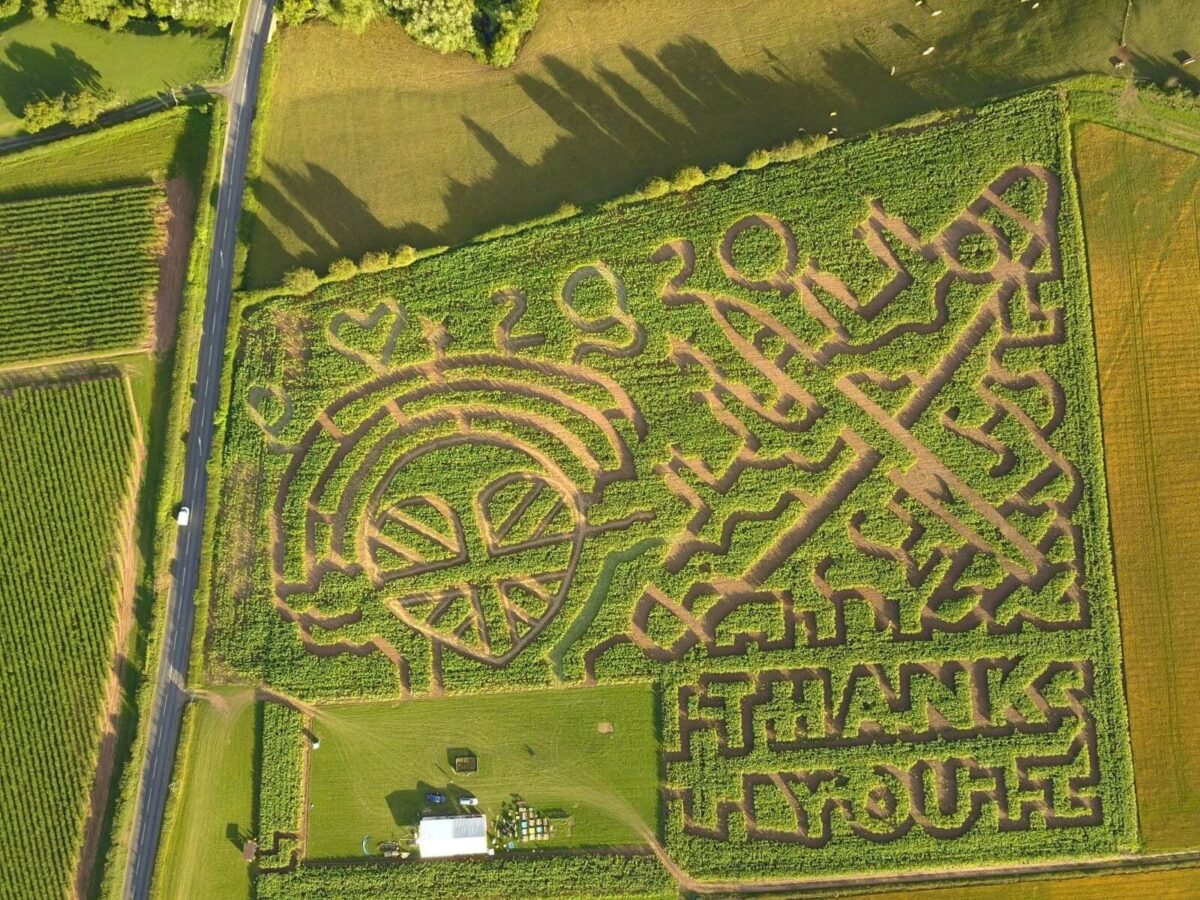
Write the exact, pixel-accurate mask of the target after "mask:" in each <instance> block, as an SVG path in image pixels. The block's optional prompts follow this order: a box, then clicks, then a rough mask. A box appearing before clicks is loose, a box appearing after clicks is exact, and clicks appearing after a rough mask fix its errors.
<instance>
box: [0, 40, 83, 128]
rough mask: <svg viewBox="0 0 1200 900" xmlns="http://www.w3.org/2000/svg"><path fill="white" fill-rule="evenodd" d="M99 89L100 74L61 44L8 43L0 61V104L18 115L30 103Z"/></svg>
mask: <svg viewBox="0 0 1200 900" xmlns="http://www.w3.org/2000/svg"><path fill="white" fill-rule="evenodd" d="M99 87H100V72H99V71H98V70H97V69H96V68H95V67H94V66H93V65H92V64H91V63H89V62H87V61H86V60H84V59H83V58H81V57H80V56H79V54H77V53H76V52H75V51H74V50H71V49H70V48H69V47H64V46H63V45H62V44H51V45H50V49H49V50H46V49H43V48H42V47H34V46H32V45H31V44H20V43H15V44H11V45H10V46H9V47H8V49H7V50H6V51H5V52H4V56H3V60H0V102H2V103H3V104H4V106H5V108H6V109H7V110H8V111H9V112H10V113H11V114H12V115H14V116H20V115H21V113H22V111H23V110H24V109H25V105H26V104H27V103H29V101H31V100H34V99H36V98H38V97H41V96H43V95H44V96H47V97H54V96H58V95H60V94H66V93H76V92H78V91H81V90H84V89H88V90H95V89H98V88H99Z"/></svg>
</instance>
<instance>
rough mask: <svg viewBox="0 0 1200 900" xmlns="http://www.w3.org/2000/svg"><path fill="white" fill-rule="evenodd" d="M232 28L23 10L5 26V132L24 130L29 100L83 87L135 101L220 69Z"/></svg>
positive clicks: (0, 35) (0, 125)
mask: <svg viewBox="0 0 1200 900" xmlns="http://www.w3.org/2000/svg"><path fill="white" fill-rule="evenodd" d="M227 36H228V33H227V31H225V30H218V29H213V30H212V31H208V32H191V31H176V32H171V33H166V34H160V33H158V32H157V31H156V30H143V31H137V32H135V31H130V30H125V31H116V32H113V31H108V30H107V29H105V28H101V27H99V26H96V25H78V24H75V23H72V22H65V21H62V20H61V19H54V18H50V19H32V18H28V17H21V18H19V19H16V20H14V22H13V24H8V25H6V26H5V27H3V28H2V29H0V137H4V136H8V135H11V134H16V133H17V132H18V131H19V130H20V119H21V112H22V110H23V109H24V108H25V104H26V103H28V102H29V101H30V100H33V99H35V98H36V97H38V96H39V95H42V94H45V95H47V96H55V95H58V94H62V93H64V92H67V91H75V90H78V89H80V88H82V87H97V88H104V89H106V90H110V91H112V92H113V93H115V94H116V95H117V96H118V97H119V98H120V99H121V100H122V101H124V102H133V101H136V100H140V99H142V98H144V97H149V96H151V95H153V94H157V93H159V92H160V91H163V90H166V89H167V88H170V87H180V86H182V85H185V84H191V83H193V82H205V81H209V80H212V79H215V78H219V77H220V69H221V64H222V60H223V57H224V53H225V41H226V38H227Z"/></svg>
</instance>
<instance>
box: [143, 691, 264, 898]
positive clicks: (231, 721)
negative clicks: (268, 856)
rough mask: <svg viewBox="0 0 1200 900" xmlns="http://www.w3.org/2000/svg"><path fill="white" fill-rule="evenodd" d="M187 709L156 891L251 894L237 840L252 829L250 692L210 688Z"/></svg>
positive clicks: (170, 895) (213, 895)
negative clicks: (207, 694) (210, 691)
mask: <svg viewBox="0 0 1200 900" xmlns="http://www.w3.org/2000/svg"><path fill="white" fill-rule="evenodd" d="M191 714H192V715H193V716H194V717H195V718H194V719H193V721H192V723H191V730H190V732H185V738H186V739H187V743H186V744H184V745H181V750H180V755H181V765H180V769H181V771H180V773H179V774H178V775H177V776H176V777H177V779H178V783H177V785H176V794H175V796H177V797H179V798H181V799H180V800H179V801H178V803H177V805H176V806H175V808H174V809H173V812H172V815H173V818H172V819H171V820H169V821H168V823H167V828H166V829H164V832H163V844H162V848H161V850H160V852H159V857H158V863H157V865H156V867H155V891H154V895H155V896H156V897H161V898H164V900H166V898H169V900H174V898H183V897H187V898H195V900H205V898H212V900H237V898H239V897H240V898H249V897H250V896H251V887H250V868H249V866H248V865H247V864H246V862H245V861H244V860H243V859H242V852H241V846H240V841H241V838H242V836H245V835H250V834H252V833H253V830H254V822H253V816H254V747H255V733H254V729H255V722H256V716H255V704H254V692H253V691H252V690H246V689H243V690H231V691H217V692H214V693H213V694H211V695H210V698H209V699H207V700H205V701H202V702H199V703H197V704H196V705H195V707H194V708H193V711H192V713H191Z"/></svg>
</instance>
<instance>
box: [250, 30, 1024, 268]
mask: <svg viewBox="0 0 1200 900" xmlns="http://www.w3.org/2000/svg"><path fill="white" fill-rule="evenodd" d="M970 21H971V22H973V21H974V20H970ZM980 27H981V28H982V26H980ZM998 34H999V32H998V29H997V27H996V26H995V24H994V23H993V24H992V25H990V26H989V28H988V30H987V34H984V35H981V36H980V38H979V41H978V42H976V43H971V41H969V40H967V39H966V38H964V37H963V36H962V35H961V34H959V35H957V36H956V37H955V38H954V41H952V42H951V41H950V40H949V39H947V42H948V43H953V45H954V46H952V47H948V48H947V49H946V50H945V52H943V51H942V50H941V49H939V55H938V56H936V57H932V58H931V61H930V62H928V63H922V64H920V65H917V64H915V63H913V62H912V60H913V59H914V58H916V59H919V58H920V54H919V51H916V50H915V49H914V46H913V44H912V41H913V40H914V39H915V37H907V36H897V35H896V34H895V33H893V32H892V31H889V30H888V29H887V28H886V27H880V28H877V29H873V30H869V31H868V30H864V32H863V38H862V39H860V38H855V39H853V40H851V41H849V42H847V43H845V44H842V45H834V46H830V47H827V48H816V50H815V60H816V62H815V64H814V62H813V60H812V57H810V58H809V60H808V61H807V62H795V63H789V62H788V61H786V60H783V59H781V58H780V57H778V56H777V55H775V54H774V53H773V52H772V51H771V50H769V49H768V48H765V47H763V48H761V49H760V50H759V51H758V52H759V53H760V54H761V57H760V58H758V59H757V60H752V61H747V62H745V63H740V65H742V66H745V68H735V66H734V65H732V64H731V63H730V62H729V61H727V60H726V58H725V57H723V56H722V54H721V52H720V51H719V50H718V49H717V48H716V47H714V46H713V45H712V44H709V43H707V42H706V41H703V40H700V39H697V38H694V37H684V38H681V39H679V40H675V41H672V42H669V43H667V44H664V45H663V46H661V47H660V48H659V49H658V50H656V51H654V52H653V53H650V52H647V51H646V50H643V49H641V48H639V47H635V46H632V45H624V46H622V47H621V48H620V59H619V60H613V61H611V62H607V63H605V64H603V65H599V66H596V67H594V68H588V69H587V70H584V69H581V68H578V67H575V66H573V65H571V64H570V63H568V62H567V61H565V60H564V59H562V58H559V57H556V56H553V55H545V56H542V57H540V58H537V59H536V61H534V62H531V64H529V65H527V66H525V67H524V68H521V67H518V68H517V70H515V71H514V72H513V73H512V74H511V76H507V77H511V78H513V79H514V80H515V83H516V85H517V87H518V88H519V89H520V92H521V93H522V94H523V95H524V97H525V98H526V99H527V100H528V101H529V104H531V105H529V106H528V109H527V111H526V110H523V111H522V113H521V115H522V116H523V117H524V118H522V119H521V121H522V122H523V123H526V127H525V129H524V130H515V129H519V126H514V123H513V121H506V122H505V124H503V125H501V126H499V127H498V128H497V129H495V130H493V129H491V128H489V126H488V125H487V124H486V123H485V122H483V121H481V120H480V118H479V117H472V116H468V115H463V116H461V123H462V127H463V128H464V129H465V130H466V132H467V133H468V134H469V135H470V137H471V138H473V140H474V141H475V143H476V144H477V145H478V147H479V148H481V149H482V150H483V151H485V153H486V155H487V157H488V159H489V162H490V165H487V166H481V167H479V168H482V169H485V170H486V174H484V175H482V176H481V177H478V178H470V179H467V178H464V177H462V176H461V175H459V176H458V177H454V176H453V174H451V173H453V172H454V171H455V169H454V167H453V162H452V163H451V165H449V166H447V169H446V174H443V172H441V171H433V172H430V173H428V177H431V178H433V179H435V181H441V180H443V179H444V181H445V183H446V185H447V186H446V188H445V189H444V191H443V192H442V202H443V205H444V207H445V212H444V216H438V220H437V221H420V220H416V221H407V222H382V221H380V220H379V219H378V218H376V217H375V216H374V215H373V214H372V213H371V212H370V211H369V209H368V208H367V206H366V204H365V203H364V202H363V201H362V199H360V198H359V197H357V196H356V195H355V194H354V193H353V191H351V190H350V189H349V188H347V187H346V185H345V184H344V183H343V182H341V181H340V180H339V179H338V177H337V176H336V175H335V174H334V173H333V172H330V171H328V170H327V169H324V168H321V167H320V166H316V165H312V164H309V165H308V166H307V168H306V169H305V170H304V171H290V170H283V169H280V168H278V167H274V166H268V171H267V173H266V174H265V177H264V178H262V179H260V181H259V183H258V185H257V187H256V188H255V190H256V192H257V194H258V198H259V201H260V203H261V204H262V210H263V213H264V214H265V215H267V216H268V217H269V218H273V219H274V220H275V222H277V223H279V225H281V226H283V228H284V229H291V231H292V233H293V234H294V236H295V237H296V238H298V240H299V242H300V243H301V244H302V245H303V246H304V247H305V248H306V249H304V250H303V251H302V252H300V253H298V254H294V255H292V256H291V257H289V255H288V253H287V252H286V251H285V250H284V248H283V246H282V245H281V244H280V243H279V242H278V240H277V239H276V238H274V237H273V236H272V235H271V234H270V232H271V229H272V228H273V227H275V226H273V225H272V224H270V223H268V222H266V221H260V222H259V223H258V227H256V228H255V229H254V239H253V244H254V252H253V253H252V254H251V270H252V271H251V274H250V280H251V281H252V282H253V283H255V284H264V283H270V282H271V281H273V280H277V279H278V277H279V276H281V275H282V274H283V272H284V271H285V270H286V269H287V268H289V267H290V266H294V265H309V266H313V267H314V268H317V269H322V268H323V267H324V266H325V265H327V264H328V263H329V262H330V261H331V260H332V259H333V258H336V257H338V256H350V257H352V258H357V257H358V256H360V255H361V254H362V253H363V252H365V251H367V250H384V249H394V248H395V247H396V246H397V245H398V244H401V243H405V244H411V245H413V246H414V247H418V248H421V247H429V246H435V245H442V244H447V245H456V244H461V243H463V242H465V241H468V240H470V239H471V238H474V237H476V236H478V235H479V234H481V233H484V232H486V231H489V230H491V229H493V228H496V227H498V226H501V225H510V224H516V223H520V222H523V221H527V220H529V219H532V218H536V217H539V216H544V215H547V214H549V213H552V212H553V211H554V210H556V209H557V208H558V207H560V206H561V205H563V204H564V203H570V204H575V205H579V206H586V205H589V204H592V203H595V202H597V201H600V200H604V199H607V198H610V197H614V196H618V195H620V194H624V193H628V192H630V191H633V190H636V189H638V188H640V187H641V186H642V185H644V184H645V183H646V181H648V180H649V179H650V178H653V177H665V178H669V177H670V176H672V175H674V174H675V173H676V172H678V171H679V170H680V169H682V168H684V167H686V166H692V165H697V166H700V167H702V168H710V167H712V166H714V165H716V164H718V163H723V162H731V163H740V162H742V161H743V160H745V158H746V156H747V155H748V154H749V153H750V152H751V151H752V150H755V149H758V148H764V147H772V146H777V145H779V144H782V143H784V142H786V141H789V140H792V139H794V138H796V137H798V136H801V135H805V134H810V135H811V134H818V133H824V132H827V131H829V130H830V129H831V127H833V126H836V128H837V132H836V134H837V136H850V135H855V134H861V133H864V132H867V131H870V130H874V129H877V128H879V127H882V126H884V125H888V124H892V123H895V122H898V121H901V120H903V119H906V118H909V117H912V116H915V115H919V114H922V113H926V112H929V111H930V110H933V109H935V108H938V107H955V106H960V105H963V104H965V103H972V102H977V101H980V100H982V99H984V98H985V97H988V96H994V95H996V94H998V93H1007V92H1011V91H1014V90H1016V89H1019V88H1020V87H1024V86H1028V85H1030V84H1032V83H1034V81H1033V79H1029V78H1028V77H1027V76H1025V75H1024V74H1023V73H1022V71H1021V70H1020V68H1019V67H1014V69H1013V70H1012V71H1011V72H1009V71H1008V70H1005V69H1003V68H1002V64H1003V59H1002V57H1003V55H1004V54H1003V52H1002V51H1000V50H998V51H997V53H998V54H999V55H998V57H997V59H996V60H995V61H994V62H989V65H988V66H986V67H981V65H980V62H979V54H980V52H981V51H980V48H981V47H983V48H984V50H986V49H987V48H989V47H991V46H992V42H993V38H996V39H998V37H997V35H998ZM898 60H899V61H904V60H907V61H908V62H905V63H904V65H905V66H907V75H906V74H905V72H901V73H900V75H894V74H893V72H892V69H893V66H894V65H895V64H896V62H897V61H898ZM997 69H1000V70H1001V72H1002V74H1001V75H999V76H998V75H997V74H996V73H997ZM801 70H803V71H805V72H806V73H807V77H801V75H800V74H799V71H801ZM834 112H836V113H837V116H836V117H833V116H831V113H834ZM539 115H540V116H544V117H545V119H547V120H549V122H551V123H552V124H553V126H554V131H557V133H558V137H557V138H556V139H555V140H554V141H553V143H551V144H550V146H549V147H547V148H546V149H545V150H544V151H543V152H542V153H541V155H540V157H538V158H537V159H536V160H534V161H529V160H528V149H527V147H528V141H527V138H528V134H527V133H526V132H527V131H528V129H530V128H533V129H535V130H543V131H544V130H546V129H545V127H544V124H542V123H537V122H535V121H534V119H536V118H537V117H538V116H539ZM504 118H505V119H507V117H504ZM460 171H461V170H460ZM378 174H379V176H380V177H392V178H394V179H395V181H396V189H397V190H398V191H402V190H404V189H405V185H404V182H405V180H406V179H408V180H414V179H417V180H419V179H421V178H422V177H424V176H425V175H426V173H421V172H395V173H388V172H380V173H378ZM255 257H257V261H256V259H255ZM272 267H280V268H279V269H278V270H277V271H268V270H269V269H271V268H272Z"/></svg>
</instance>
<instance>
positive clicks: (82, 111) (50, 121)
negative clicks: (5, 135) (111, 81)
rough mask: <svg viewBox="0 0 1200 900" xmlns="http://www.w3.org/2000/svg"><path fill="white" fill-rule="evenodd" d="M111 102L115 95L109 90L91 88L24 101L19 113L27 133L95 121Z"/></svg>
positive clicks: (114, 99) (112, 102)
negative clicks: (23, 107)
mask: <svg viewBox="0 0 1200 900" xmlns="http://www.w3.org/2000/svg"><path fill="white" fill-rule="evenodd" d="M115 103H116V96H115V95H114V94H113V93H112V92H111V91H103V90H93V89H85V90H82V91H78V92H77V93H68V94H59V95H58V96H56V97H43V98H42V99H40V100H33V101H31V102H30V103H28V104H26V106H25V109H24V110H23V111H22V113H21V123H22V125H23V127H24V128H25V130H26V131H27V132H29V133H30V134H33V133H36V132H38V131H45V130H46V129H47V128H53V127H54V126H55V125H62V124H63V123H66V124H68V125H74V126H76V127H78V126H80V125H87V124H89V123H91V122H94V121H96V119H98V118H99V117H100V114H101V113H102V112H104V111H105V110H107V109H111V108H112V107H113V106H114V105H115Z"/></svg>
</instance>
